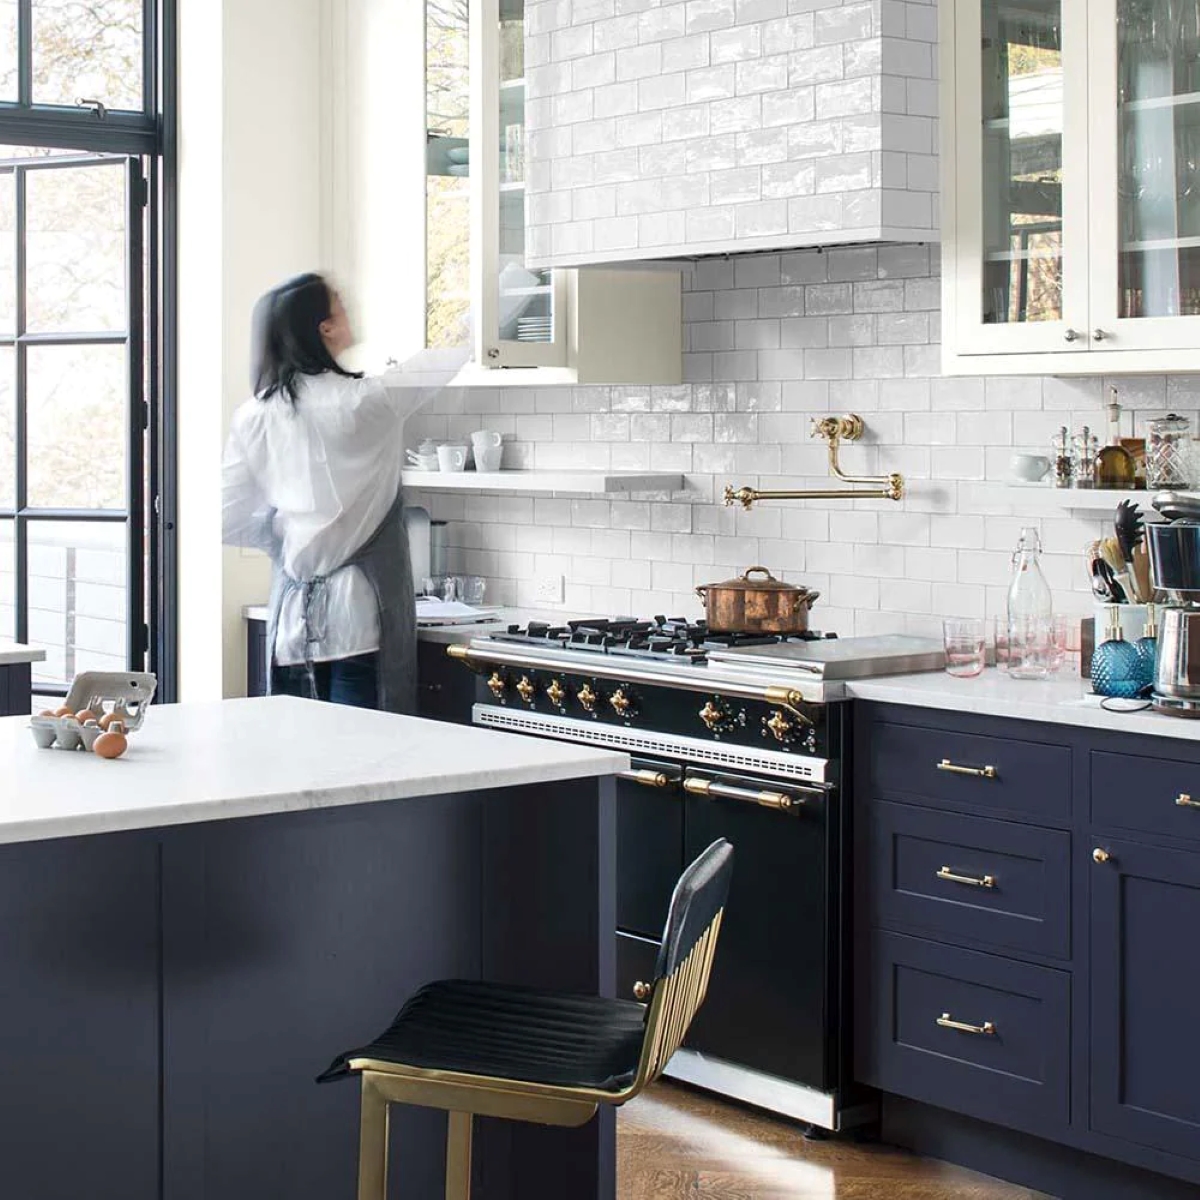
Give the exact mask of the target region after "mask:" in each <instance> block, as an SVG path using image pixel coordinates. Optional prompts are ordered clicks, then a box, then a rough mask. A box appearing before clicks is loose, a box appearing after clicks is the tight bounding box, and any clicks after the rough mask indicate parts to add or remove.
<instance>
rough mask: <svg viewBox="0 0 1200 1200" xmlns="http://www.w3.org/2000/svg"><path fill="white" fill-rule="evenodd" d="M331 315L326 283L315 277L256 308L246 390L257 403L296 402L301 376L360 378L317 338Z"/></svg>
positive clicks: (293, 282)
mask: <svg viewBox="0 0 1200 1200" xmlns="http://www.w3.org/2000/svg"><path fill="white" fill-rule="evenodd" d="M332 312H333V295H332V293H331V291H330V288H329V284H328V283H327V282H326V281H325V278H324V276H322V275H317V274H315V273H309V274H307V275H297V276H296V278H295V279H289V280H288V281H287V283H282V284H280V285H279V287H277V288H273V289H272V290H271V291H269V292H268V293H267V294H266V295H265V296H263V297H262V299H261V300H259V302H258V303H257V304H256V305H255V306H254V318H253V328H252V333H251V338H252V342H251V349H252V355H251V364H252V365H251V371H250V386H251V387H252V388H253V389H254V394H255V395H256V396H257V397H258V398H259V399H260V400H270V399H271V397H272V396H276V395H280V394H282V395H284V396H286V397H287V398H288V400H290V401H291V402H292V403H295V401H296V381H297V379H298V378H299V377H300V376H301V375H324V374H325V372H326V371H333V372H334V373H335V374H337V375H344V376H346V377H347V378H348V379H361V378H362V375H361V373H359V372H355V371H347V370H346V369H345V368H344V367H342V366H340V365H339V363H338V361H337V359H335V358H334V357H333V355H332V354H330V353H329V350H328V348H327V347H326V345H325V339H324V338H322V337H321V324H322V322H324V321H327V320H329V318H330V316H331V315H332Z"/></svg>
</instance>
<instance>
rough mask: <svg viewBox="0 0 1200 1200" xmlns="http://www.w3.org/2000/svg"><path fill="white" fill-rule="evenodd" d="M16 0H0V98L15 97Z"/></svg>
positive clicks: (10, 98) (13, 98) (8, 98)
mask: <svg viewBox="0 0 1200 1200" xmlns="http://www.w3.org/2000/svg"><path fill="white" fill-rule="evenodd" d="M17 62H18V57H17V0H0V100H8V101H12V100H16V98H17Z"/></svg>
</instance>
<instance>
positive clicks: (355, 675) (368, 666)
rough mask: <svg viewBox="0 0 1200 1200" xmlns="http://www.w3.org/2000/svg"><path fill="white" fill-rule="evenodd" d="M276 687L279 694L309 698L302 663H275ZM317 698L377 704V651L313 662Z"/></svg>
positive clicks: (364, 705) (367, 705)
mask: <svg viewBox="0 0 1200 1200" xmlns="http://www.w3.org/2000/svg"><path fill="white" fill-rule="evenodd" d="M276 671H277V680H278V684H277V687H276V691H277V692H278V693H279V694H280V695H283V696H305V697H308V698H309V699H311V698H312V690H311V689H310V687H309V684H308V670H307V668H306V667H304V666H303V665H300V666H295V667H278V668H276ZM313 674H314V675H315V677H316V683H317V697H316V698H317V699H318V700H327V701H328V702H329V703H330V704H347V705H349V706H350V707H352V708H378V707H379V655H378V654H360V655H358V656H357V657H355V658H339V659H335V660H334V661H333V662H319V663H313Z"/></svg>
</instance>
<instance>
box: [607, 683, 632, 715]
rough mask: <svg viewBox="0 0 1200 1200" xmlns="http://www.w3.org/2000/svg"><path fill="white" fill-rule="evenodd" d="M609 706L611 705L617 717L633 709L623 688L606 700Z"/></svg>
mask: <svg viewBox="0 0 1200 1200" xmlns="http://www.w3.org/2000/svg"><path fill="white" fill-rule="evenodd" d="M608 702H609V704H611V705H612V710H613V712H615V713H616V714H617V716H618V717H623V716H625V715H626V714H627V713H628V712H629V710H630V709H631V708H632V707H633V701H632V700H631V699H630V698H629V697H628V695H626V693H625V689H624V688H617V690H616V691H615V692H613V694H612V695H611V696H609V698H608Z"/></svg>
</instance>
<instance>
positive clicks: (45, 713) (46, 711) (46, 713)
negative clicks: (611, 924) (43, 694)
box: [38, 708, 54, 717]
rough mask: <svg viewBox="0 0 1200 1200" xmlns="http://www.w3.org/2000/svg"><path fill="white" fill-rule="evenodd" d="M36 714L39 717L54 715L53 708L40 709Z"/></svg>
mask: <svg viewBox="0 0 1200 1200" xmlns="http://www.w3.org/2000/svg"><path fill="white" fill-rule="evenodd" d="M38 716H39V717H52V716H54V709H52V708H43V709H42V711H41V712H40V713H38Z"/></svg>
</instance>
